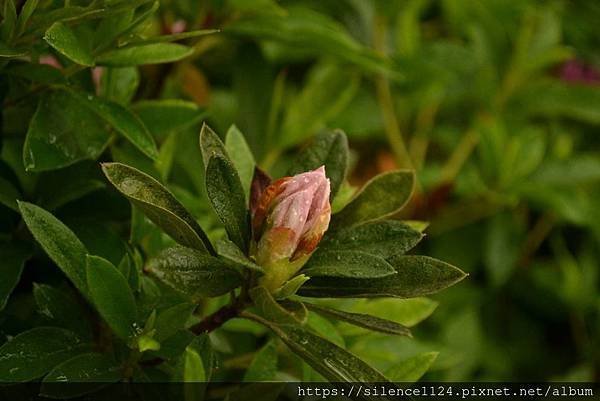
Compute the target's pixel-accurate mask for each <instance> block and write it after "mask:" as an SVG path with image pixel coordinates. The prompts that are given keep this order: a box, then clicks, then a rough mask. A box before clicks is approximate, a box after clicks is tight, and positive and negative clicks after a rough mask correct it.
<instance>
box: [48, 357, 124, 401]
mask: <svg viewBox="0 0 600 401" xmlns="http://www.w3.org/2000/svg"><path fill="white" fill-rule="evenodd" d="M120 379H121V367H120V366H119V365H118V364H117V363H116V362H115V361H114V360H113V359H112V358H111V357H109V356H108V355H105V354H98V353H95V352H91V353H87V354H81V355H77V356H76V357H74V358H71V359H69V360H67V361H65V362H63V363H61V364H60V365H58V366H56V367H55V368H54V369H52V371H51V372H50V373H48V374H47V375H46V377H44V380H43V381H42V387H41V389H40V395H42V396H44V397H50V398H59V399H66V398H73V397H77V396H80V395H83V394H87V393H91V392H93V391H96V390H98V389H99V388H102V387H104V386H106V385H107V384H109V383H116V382H118V381H119V380H120ZM57 383H69V384H68V385H66V384H61V385H57Z"/></svg>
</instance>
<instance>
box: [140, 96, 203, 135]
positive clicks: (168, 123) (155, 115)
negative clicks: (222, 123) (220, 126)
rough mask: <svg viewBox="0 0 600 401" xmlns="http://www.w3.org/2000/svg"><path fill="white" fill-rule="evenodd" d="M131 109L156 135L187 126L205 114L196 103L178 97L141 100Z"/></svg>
mask: <svg viewBox="0 0 600 401" xmlns="http://www.w3.org/2000/svg"><path fill="white" fill-rule="evenodd" d="M133 110H134V111H135V112H136V113H137V115H138V116H140V118H141V119H142V121H143V122H144V124H145V125H146V127H148V129H149V130H150V131H152V132H153V133H154V134H156V135H164V134H166V133H168V132H172V131H177V130H181V129H183V128H186V127H189V126H190V125H193V124H195V123H197V122H198V121H200V120H201V119H202V118H203V117H204V116H205V115H206V111H205V109H203V108H200V107H198V105H197V104H196V103H194V102H189V101H185V100H180V99H160V100H143V101H141V102H138V103H135V104H134V105H133Z"/></svg>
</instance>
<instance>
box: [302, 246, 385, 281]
mask: <svg viewBox="0 0 600 401" xmlns="http://www.w3.org/2000/svg"><path fill="white" fill-rule="evenodd" d="M341 249H343V248H341ZM302 273H304V274H306V275H307V276H309V277H352V278H357V279H359V278H378V277H386V276H390V275H392V274H395V270H394V268H393V267H392V266H391V265H390V264H389V263H388V262H386V261H385V259H383V258H380V257H379V256H375V255H371V254H368V253H364V252H358V251H345V250H341V251H326V252H319V253H317V254H315V255H313V256H312V257H311V258H310V259H309V261H308V263H307V264H306V267H304V268H303V269H302Z"/></svg>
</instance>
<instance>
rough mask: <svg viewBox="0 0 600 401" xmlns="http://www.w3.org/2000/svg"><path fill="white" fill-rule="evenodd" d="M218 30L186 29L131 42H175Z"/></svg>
mask: <svg viewBox="0 0 600 401" xmlns="http://www.w3.org/2000/svg"><path fill="white" fill-rule="evenodd" d="M217 32H219V30H218V29H198V30H195V31H186V32H180V33H173V34H171V35H161V36H152V37H150V38H148V39H143V40H140V41H135V42H132V44H139V43H160V42H175V41H178V40H183V39H190V38H196V37H198V36H205V35H210V34H213V33H217Z"/></svg>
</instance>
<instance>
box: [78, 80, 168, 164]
mask: <svg viewBox="0 0 600 401" xmlns="http://www.w3.org/2000/svg"><path fill="white" fill-rule="evenodd" d="M71 93H72V95H73V96H74V97H75V98H76V99H78V100H79V102H80V103H81V104H83V105H85V106H87V107H89V108H90V110H92V111H94V112H95V113H96V114H97V115H98V116H99V117H100V118H102V119H103V120H104V121H106V122H107V123H108V124H109V125H110V126H111V127H112V128H114V129H115V131H117V132H118V133H119V134H121V135H122V136H123V137H124V138H125V139H127V140H128V141H129V142H131V143H132V144H133V145H134V146H135V147H136V148H138V149H139V150H140V151H141V152H142V153H144V154H145V155H146V156H148V157H150V158H151V159H156V158H157V157H158V149H157V148H156V144H155V143H154V138H153V137H152V135H151V134H150V132H148V130H147V129H146V126H145V125H144V123H143V122H142V121H141V120H140V118H139V117H138V116H136V115H135V114H133V113H132V112H131V111H129V110H128V109H126V108H125V107H123V106H121V105H120V104H118V103H115V102H111V101H109V100H105V99H102V98H100V97H96V96H93V95H90V94H83V93H79V92H75V91H71Z"/></svg>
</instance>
